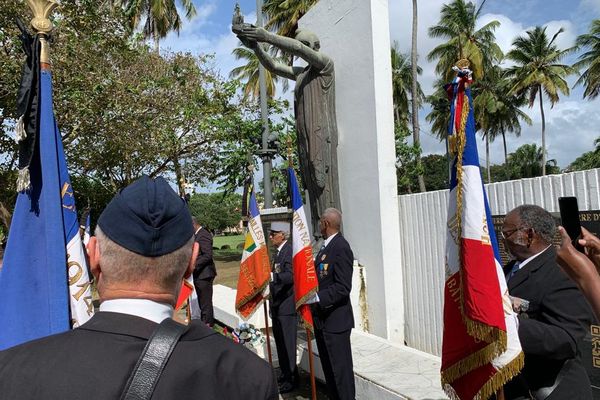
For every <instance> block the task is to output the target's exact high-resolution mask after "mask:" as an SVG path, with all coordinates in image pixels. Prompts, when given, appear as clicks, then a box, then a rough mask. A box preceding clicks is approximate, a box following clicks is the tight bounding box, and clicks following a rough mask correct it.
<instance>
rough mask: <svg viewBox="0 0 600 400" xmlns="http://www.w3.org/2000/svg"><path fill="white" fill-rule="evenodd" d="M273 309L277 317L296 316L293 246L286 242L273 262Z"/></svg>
mask: <svg viewBox="0 0 600 400" xmlns="http://www.w3.org/2000/svg"><path fill="white" fill-rule="evenodd" d="M269 289H270V291H271V307H272V312H273V313H275V314H276V315H294V314H295V313H296V302H295V300H294V270H293V267H292V244H291V243H290V241H289V240H288V241H287V242H285V244H284V245H283V247H282V248H281V251H280V252H279V254H277V255H276V256H275V258H274V261H273V281H271V283H270V288H269Z"/></svg>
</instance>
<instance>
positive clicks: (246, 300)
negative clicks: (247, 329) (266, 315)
mask: <svg viewBox="0 0 600 400" xmlns="http://www.w3.org/2000/svg"><path fill="white" fill-rule="evenodd" d="M268 285H269V281H266V282H265V283H263V284H262V285H260V286H259V288H258V289H257V290H255V291H254V292H253V293H251V294H249V295H247V296H244V297H242V298H241V299H240V300H239V301H236V302H235V311H236V313H237V314H238V315H239V316H240V317H241V318H242V319H244V321H245V320H248V319H250V317H251V316H252V315H253V314H254V313H255V312H256V310H257V309H258V308H259V306H260V305H261V304H262V303H263V302H264V301H265V298H264V296H262V293H263V292H264V290H265V289H266V287H267V286H268ZM258 295H261V297H263V298H262V299H261V301H259V302H258V303H257V306H256V307H255V308H254V310H252V312H251V313H250V314H249V315H248V316H247V317H245V316H243V315H242V314H241V313H240V308H242V307H244V306H245V305H246V304H248V303H249V302H250V300H252V299H253V298H255V297H256V296H258Z"/></svg>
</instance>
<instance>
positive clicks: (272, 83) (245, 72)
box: [229, 47, 289, 99]
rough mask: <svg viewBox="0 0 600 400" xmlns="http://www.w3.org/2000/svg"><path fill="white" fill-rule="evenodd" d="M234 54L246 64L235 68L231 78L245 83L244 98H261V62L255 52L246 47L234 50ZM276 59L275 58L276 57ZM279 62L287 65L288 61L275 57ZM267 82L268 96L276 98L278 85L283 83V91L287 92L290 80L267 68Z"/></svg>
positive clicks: (230, 74)
mask: <svg viewBox="0 0 600 400" xmlns="http://www.w3.org/2000/svg"><path fill="white" fill-rule="evenodd" d="M232 54H233V55H234V56H235V58H236V60H245V61H246V64H245V65H241V66H239V67H235V68H234V69H232V70H231V72H230V73H229V77H230V78H235V79H239V80H241V81H242V82H244V96H251V97H253V98H255V99H257V98H258V97H259V93H260V87H259V82H258V67H259V65H260V64H259V61H258V57H256V54H254V51H252V50H250V49H248V48H246V47H236V48H235V49H233V51H232ZM274 57H275V56H274ZM275 60H276V61H278V62H283V63H285V62H286V61H285V60H284V59H282V58H281V57H275ZM265 82H266V84H267V85H266V86H267V96H268V97H269V98H274V97H275V91H276V85H277V83H281V84H282V87H283V91H284V92H285V91H287V90H288V87H289V80H288V79H285V78H282V77H280V76H278V75H276V74H273V73H272V72H271V71H269V70H268V69H266V68H265Z"/></svg>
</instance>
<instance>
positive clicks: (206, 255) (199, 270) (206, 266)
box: [194, 228, 217, 325]
mask: <svg viewBox="0 0 600 400" xmlns="http://www.w3.org/2000/svg"><path fill="white" fill-rule="evenodd" d="M194 240H195V241H196V242H197V243H198V244H199V245H200V252H199V254H198V258H197V259H196V266H195V268H194V286H195V287H196V294H197V295H198V305H199V306H200V312H201V315H202V321H204V322H205V323H207V324H209V325H212V324H213V323H214V311H213V304H212V294H213V281H214V280H215V276H217V269H216V268H215V262H214V261H213V256H212V245H213V237H212V234H211V233H210V232H209V231H207V230H206V229H205V228H200V230H199V231H198V233H196V235H195V237H194Z"/></svg>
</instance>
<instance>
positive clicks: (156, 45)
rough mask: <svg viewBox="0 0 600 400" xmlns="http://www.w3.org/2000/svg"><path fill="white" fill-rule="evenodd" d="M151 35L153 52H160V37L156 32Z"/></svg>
mask: <svg viewBox="0 0 600 400" xmlns="http://www.w3.org/2000/svg"><path fill="white" fill-rule="evenodd" d="M152 36H153V39H154V52H155V53H156V54H160V45H159V43H158V42H159V41H160V38H159V37H158V33H156V32H154V34H153V35H152Z"/></svg>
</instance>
